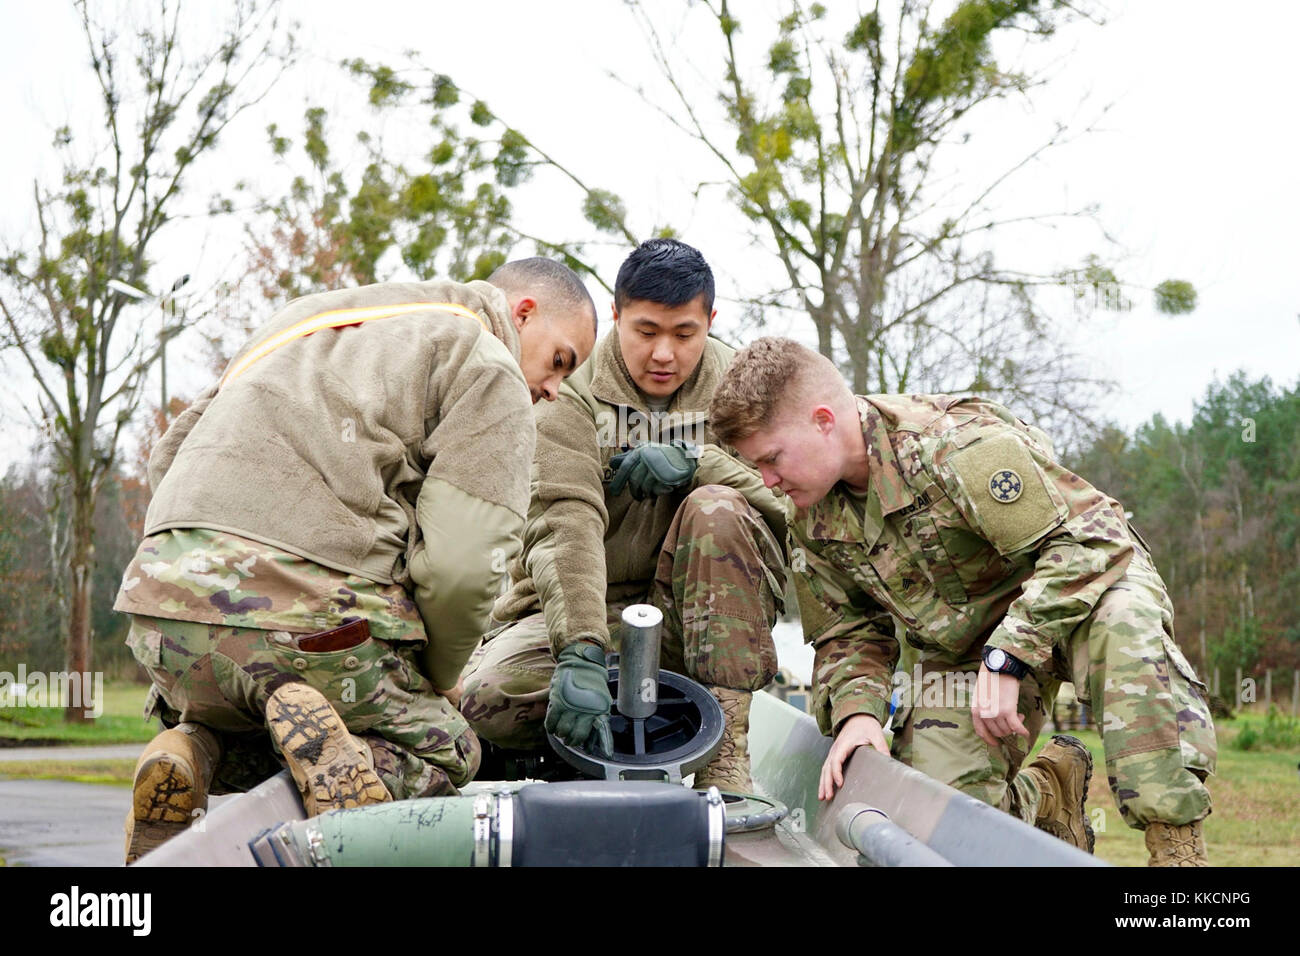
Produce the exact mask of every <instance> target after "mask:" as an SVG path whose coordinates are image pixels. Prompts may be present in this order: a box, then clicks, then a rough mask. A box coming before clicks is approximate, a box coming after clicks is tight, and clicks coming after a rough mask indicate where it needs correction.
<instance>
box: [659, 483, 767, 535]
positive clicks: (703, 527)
mask: <svg viewBox="0 0 1300 956" xmlns="http://www.w3.org/2000/svg"><path fill="white" fill-rule="evenodd" d="M678 517H679V518H680V521H681V531H680V534H681V535H685V536H687V537H690V538H694V537H697V536H699V535H704V534H708V535H713V536H714V537H715V539H716V540H718V541H719V542H720V543H721V542H725V541H731V540H736V541H745V542H750V543H751V545H752V541H753V538H754V522H755V521H758V522H759V523H762V521H763V517H762V515H760V514H759V512H758V510H757V509H756V508H755V507H754V506H753V505H751V504H750V503H749V502H748V501H746V500H745V496H744V495H742V494H741V493H740V492H739V491H737V490H736V489H735V488H728V487H727V486H726V485H701V486H700V487H699V488H696V489H695V490H694V491H692V492H691V493H690V494H688V495H687V496H686V500H684V501H683V502H682V504H681V506H680V507H679V508H678ZM764 527H766V525H764Z"/></svg>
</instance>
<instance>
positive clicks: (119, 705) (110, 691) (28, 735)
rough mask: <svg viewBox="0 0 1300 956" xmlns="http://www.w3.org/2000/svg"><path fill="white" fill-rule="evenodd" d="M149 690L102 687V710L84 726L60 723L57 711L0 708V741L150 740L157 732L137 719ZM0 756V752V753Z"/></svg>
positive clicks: (132, 686)
mask: <svg viewBox="0 0 1300 956" xmlns="http://www.w3.org/2000/svg"><path fill="white" fill-rule="evenodd" d="M148 692H149V688H148V687H146V686H144V685H141V684H133V683H129V682H111V683H105V684H104V710H103V713H102V714H101V715H100V716H99V717H95V718H92V719H90V720H88V721H86V722H85V723H80V724H69V723H65V722H64V720H63V708H61V707H14V706H0V740H5V741H6V742H7V743H10V744H11V745H12V746H22V745H23V744H25V743H28V742H30V743H32V744H39V743H45V742H58V743H66V744H128V743H137V742H143V741H148V740H152V739H153V736H154V734H156V733H157V732H158V728H157V726H155V724H154V723H153V722H146V721H145V720H144V718H143V717H142V716H141V711H142V709H143V707H144V698H145V695H146V694H147V693H148ZM0 754H3V749H0Z"/></svg>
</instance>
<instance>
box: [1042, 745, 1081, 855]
mask: <svg viewBox="0 0 1300 956" xmlns="http://www.w3.org/2000/svg"><path fill="white" fill-rule="evenodd" d="M1025 773H1028V774H1029V775H1030V776H1032V777H1033V778H1034V779H1035V780H1036V781H1037V782H1038V789H1039V791H1040V792H1041V793H1042V795H1043V802H1042V803H1040V804H1039V805H1038V818H1037V819H1036V820H1035V821H1034V826H1036V827H1038V829H1040V830H1045V831H1046V832H1048V833H1050V834H1052V836H1055V837H1058V838H1060V839H1062V840H1064V841H1065V842H1066V843H1069V844H1070V845H1071V846H1076V847H1078V848H1079V849H1080V850H1083V851H1084V852H1085V853H1091V852H1092V848H1093V842H1094V839H1095V838H1094V836H1093V832H1092V826H1091V825H1090V824H1089V823H1088V811H1087V810H1086V809H1085V808H1084V802H1085V801H1086V800H1087V799H1088V782H1089V781H1090V780H1091V779H1092V754H1090V753H1088V748H1087V747H1085V746H1084V745H1083V742H1082V741H1081V740H1079V738H1078V737H1071V736H1070V735H1069V734H1056V735H1055V736H1054V737H1052V742H1051V743H1049V744H1048V745H1047V746H1046V747H1044V748H1043V749H1042V751H1041V752H1040V753H1039V755H1038V757H1037V758H1036V759H1035V760H1034V761H1033V763H1031V764H1030V765H1029V766H1028V767H1026V768H1025Z"/></svg>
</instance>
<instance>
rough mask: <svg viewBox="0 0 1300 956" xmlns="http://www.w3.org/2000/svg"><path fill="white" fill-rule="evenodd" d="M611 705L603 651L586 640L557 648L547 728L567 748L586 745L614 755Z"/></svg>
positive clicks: (612, 702)
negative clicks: (557, 657)
mask: <svg viewBox="0 0 1300 956" xmlns="http://www.w3.org/2000/svg"><path fill="white" fill-rule="evenodd" d="M613 704H614V699H613V698H612V697H610V695H609V671H608V670H607V669H606V668H605V652H604V651H603V650H602V649H601V648H599V647H597V646H596V645H595V644H588V643H587V642H586V641H578V642H577V643H575V644H570V645H569V646H568V647H566V648H565V649H564V650H562V651H560V656H559V663H557V664H556V666H555V674H554V675H552V677H551V699H550V702H549V703H548V704H547V705H546V729H547V730H548V731H550V732H551V733H553V734H555V736H557V737H559V738H560V739H561V740H563V741H564V742H565V743H566V744H568V745H569V746H570V747H583V746H585V747H586V749H587V750H588V751H589V752H591V753H594V754H597V755H600V756H605V757H610V756H613V753H614V737H613V735H612V734H611V733H610V729H609V710H610V707H611V706H613Z"/></svg>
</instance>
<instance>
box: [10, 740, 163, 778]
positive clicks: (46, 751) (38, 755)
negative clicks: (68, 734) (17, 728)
mask: <svg viewBox="0 0 1300 956" xmlns="http://www.w3.org/2000/svg"><path fill="white" fill-rule="evenodd" d="M141 750H144V744H142V743H141V744H107V745H99V746H93V747H3V748H0V776H3V774H4V767H3V765H4V764H6V763H14V762H19V761H21V762H23V763H26V762H27V761H29V760H134V759H135V758H136V757H138V756H140V751H141Z"/></svg>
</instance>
